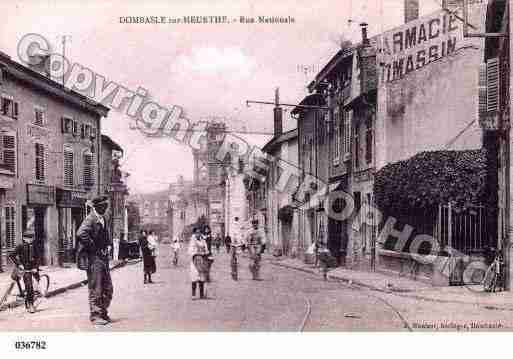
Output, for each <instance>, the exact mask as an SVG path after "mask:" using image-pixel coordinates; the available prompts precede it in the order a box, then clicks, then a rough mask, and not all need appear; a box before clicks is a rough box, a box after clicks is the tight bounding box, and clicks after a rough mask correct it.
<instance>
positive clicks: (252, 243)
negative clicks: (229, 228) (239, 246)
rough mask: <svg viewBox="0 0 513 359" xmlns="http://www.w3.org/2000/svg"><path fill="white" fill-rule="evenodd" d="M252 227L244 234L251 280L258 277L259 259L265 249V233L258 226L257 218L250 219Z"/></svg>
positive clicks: (258, 278)
mask: <svg viewBox="0 0 513 359" xmlns="http://www.w3.org/2000/svg"><path fill="white" fill-rule="evenodd" d="M251 225H252V227H253V228H252V229H251V230H250V231H249V232H248V235H247V236H246V244H247V248H248V252H249V270H250V272H251V274H252V276H253V280H261V279H260V261H261V259H262V253H264V251H265V242H266V240H265V233H264V232H263V231H261V230H260V229H259V228H258V219H253V220H252V221H251Z"/></svg>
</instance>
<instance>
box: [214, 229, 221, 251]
mask: <svg viewBox="0 0 513 359" xmlns="http://www.w3.org/2000/svg"><path fill="white" fill-rule="evenodd" d="M214 243H215V247H216V251H217V254H219V252H220V248H221V234H219V232H218V233H217V234H216V238H215V239H214Z"/></svg>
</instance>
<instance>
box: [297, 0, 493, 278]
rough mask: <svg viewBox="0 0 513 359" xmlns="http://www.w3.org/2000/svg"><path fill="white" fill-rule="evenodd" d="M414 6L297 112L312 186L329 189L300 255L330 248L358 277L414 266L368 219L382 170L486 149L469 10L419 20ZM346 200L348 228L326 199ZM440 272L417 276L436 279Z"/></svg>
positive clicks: (321, 83)
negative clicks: (321, 245) (313, 246)
mask: <svg viewBox="0 0 513 359" xmlns="http://www.w3.org/2000/svg"><path fill="white" fill-rule="evenodd" d="M405 5H406V6H405V9H406V12H405V21H407V23H405V24H404V25H401V26H398V27H396V28H394V29H391V30H388V31H386V32H384V33H382V34H379V35H376V36H373V37H370V38H369V37H368V36H367V29H366V26H365V24H363V26H362V43H360V44H357V45H354V46H350V47H348V48H345V49H341V50H340V51H339V52H338V53H337V54H336V55H335V56H334V57H333V58H332V59H330V61H328V63H327V64H326V65H325V67H324V68H323V69H322V70H321V71H320V72H319V73H318V74H317V76H316V77H315V79H314V81H312V83H311V84H310V85H309V86H308V88H309V91H310V94H309V95H307V96H306V97H305V98H304V99H303V101H302V102H301V103H300V104H299V106H298V107H296V108H295V109H294V111H293V115H295V116H296V117H297V118H298V138H299V167H300V168H301V172H302V181H304V180H305V178H307V177H308V176H313V177H315V178H317V179H319V180H320V181H322V182H323V183H326V184H327V186H326V194H327V196H326V197H325V199H324V201H317V202H314V203H311V204H309V205H308V206H305V205H303V206H301V207H302V210H301V211H300V212H299V214H300V216H299V219H300V220H299V223H300V224H299V226H300V230H299V234H300V243H299V247H300V252H301V251H304V250H306V248H308V246H309V244H310V243H312V241H313V240H319V241H323V242H325V243H326V244H327V245H328V247H329V249H330V252H331V254H332V255H333V256H335V257H336V258H338V259H339V264H342V265H344V264H345V265H346V266H348V267H351V268H355V269H366V268H371V269H375V268H377V267H379V268H380V269H383V270H393V271H401V270H402V269H401V268H404V267H408V268H409V267H410V264H408V263H410V262H409V259H405V258H402V257H403V256H404V255H405V254H404V253H396V252H394V253H392V252H390V251H388V249H386V248H383V246H382V243H377V241H378V238H377V234H378V228H379V229H382V228H383V223H376V222H372V223H369V220H363V219H362V214H364V213H363V212H364V211H363V210H364V209H365V208H369V207H371V206H373V205H374V204H375V194H374V185H375V183H374V177H375V173H376V172H377V171H379V170H380V169H382V168H383V167H385V166H386V165H388V164H392V163H396V162H398V161H401V160H408V159H410V158H412V157H413V156H415V155H416V154H419V153H421V152H423V151H436V150H448V149H450V150H455V151H465V150H475V149H480V148H482V131H481V128H480V126H479V123H478V121H477V113H478V76H477V74H476V68H479V66H480V63H481V62H482V55H483V41H482V40H480V39H467V38H463V33H462V24H461V22H460V20H458V18H461V16H462V13H461V7H460V8H458V7H456V6H454V5H451V6H452V7H451V8H450V10H451V11H452V12H453V13H451V12H449V11H446V10H440V11H437V12H435V13H432V14H428V15H426V16H423V17H421V18H418V1H414V0H406V1H405ZM483 9H484V5H483V4H482V3H479V2H477V3H476V2H475V3H473V4H472V5H471V7H470V10H469V13H470V19H471V23H472V24H474V25H475V26H476V28H482V25H483V24H482V22H483ZM337 191H344V192H346V193H347V194H349V195H350V197H351V200H350V202H352V203H351V204H350V207H351V206H352V207H353V210H352V211H351V215H350V216H349V217H348V218H345V219H344V220H343V221H339V220H337V219H336V218H330V217H333V216H328V212H329V211H334V212H337V211H338V209H336V208H330V209H327V208H325V206H326V205H327V203H330V204H331V205H332V206H334V207H336V206H338V205H337V204H336V202H332V201H327V200H326V199H327V198H331V197H329V196H330V194H335V193H336V192H337ZM346 205H347V204H346ZM370 217H372V218H374V219H375V220H377V218H376V217H373V216H370ZM398 226H399V225H398ZM399 228H400V227H399ZM397 230H399V229H397ZM391 233H392V232H391ZM430 234H433V233H430ZM389 237H390V236H389ZM380 240H381V239H380ZM483 243H484V242H483ZM430 270H432V268H431V269H429V268H420V269H419V271H418V272H416V274H415V276H417V274H418V277H422V276H424V277H425V278H427V279H429V280H431V279H432V274H429V271H430ZM420 272H421V273H420ZM431 273H432V272H431ZM430 276H431V277H430ZM428 277H430V278H428Z"/></svg>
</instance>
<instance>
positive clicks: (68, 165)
mask: <svg viewBox="0 0 513 359" xmlns="http://www.w3.org/2000/svg"><path fill="white" fill-rule="evenodd" d="M73 184H74V181H73V150H72V149H65V150H64V186H66V187H73Z"/></svg>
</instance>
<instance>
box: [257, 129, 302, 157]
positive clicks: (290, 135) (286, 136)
mask: <svg viewBox="0 0 513 359" xmlns="http://www.w3.org/2000/svg"><path fill="white" fill-rule="evenodd" d="M297 136H298V130H297V128H295V129H293V130H290V131H287V132H285V133H282V134H281V135H279V136H278V137H273V138H272V139H271V140H270V141H269V142H267V143H266V144H265V145H264V147H263V148H262V151H263V152H266V153H269V154H270V153H271V152H273V150H274V149H276V147H277V146H278V145H279V144H280V143H283V142H287V141H290V140H293V139H296V138H297Z"/></svg>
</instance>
